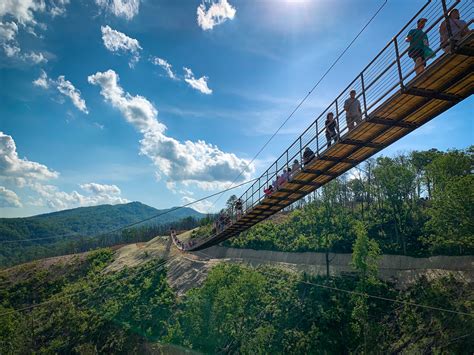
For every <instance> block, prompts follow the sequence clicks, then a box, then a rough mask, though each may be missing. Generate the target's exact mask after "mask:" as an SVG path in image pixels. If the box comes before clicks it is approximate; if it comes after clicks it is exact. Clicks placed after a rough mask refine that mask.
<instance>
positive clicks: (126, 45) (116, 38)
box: [100, 26, 142, 68]
mask: <svg viewBox="0 0 474 355" xmlns="http://www.w3.org/2000/svg"><path fill="white" fill-rule="evenodd" d="M100 29H101V31H102V41H103V42H104V46H105V48H107V49H108V50H109V51H111V52H114V53H119V54H120V53H129V54H130V55H131V56H132V58H131V59H130V62H129V63H128V65H129V66H130V67H131V68H133V66H134V65H135V64H136V63H137V62H138V61H139V60H140V50H141V49H142V47H140V43H138V41H137V40H136V39H135V38H131V37H128V36H127V35H126V34H125V33H122V32H119V31H116V30H113V29H112V28H110V26H101V28H100Z"/></svg>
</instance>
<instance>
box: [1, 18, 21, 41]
mask: <svg viewBox="0 0 474 355" xmlns="http://www.w3.org/2000/svg"><path fill="white" fill-rule="evenodd" d="M17 33H18V26H17V24H16V23H15V22H13V21H12V22H0V43H5V42H10V41H13V40H15V37H16V35H17Z"/></svg>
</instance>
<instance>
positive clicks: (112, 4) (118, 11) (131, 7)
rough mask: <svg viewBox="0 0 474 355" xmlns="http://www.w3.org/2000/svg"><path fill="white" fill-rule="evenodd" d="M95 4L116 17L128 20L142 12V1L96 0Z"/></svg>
mask: <svg viewBox="0 0 474 355" xmlns="http://www.w3.org/2000/svg"><path fill="white" fill-rule="evenodd" d="M95 3H96V4H97V5H98V6H99V7H101V8H102V9H104V10H106V11H108V12H110V13H112V14H114V15H115V16H117V17H122V18H125V19H127V20H131V19H132V18H133V17H135V16H136V15H138V11H139V10H140V0H95Z"/></svg>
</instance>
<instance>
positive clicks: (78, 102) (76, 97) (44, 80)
mask: <svg viewBox="0 0 474 355" xmlns="http://www.w3.org/2000/svg"><path fill="white" fill-rule="evenodd" d="M33 85H35V86H38V87H41V88H43V89H49V87H50V86H52V85H53V86H56V89H58V91H59V92H60V93H61V94H63V95H64V96H67V97H69V98H70V99H71V102H72V104H73V105H74V106H76V108H77V109H78V110H80V111H82V112H84V113H85V114H88V113H89V111H88V110H87V105H86V102H85V100H84V99H83V98H82V97H81V92H80V91H79V90H77V89H76V87H75V86H74V85H73V84H72V83H71V82H70V81H69V80H66V78H65V77H64V75H60V76H58V78H57V79H56V80H53V79H50V78H48V75H47V74H46V72H45V71H44V70H41V74H40V77H39V78H38V79H36V80H34V81H33Z"/></svg>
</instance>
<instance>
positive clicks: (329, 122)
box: [325, 112, 337, 148]
mask: <svg viewBox="0 0 474 355" xmlns="http://www.w3.org/2000/svg"><path fill="white" fill-rule="evenodd" d="M325 126H326V140H327V141H328V148H329V147H330V146H331V143H332V141H333V140H334V143H336V140H337V133H336V120H335V119H334V114H333V113H332V112H329V113H328V114H327V116H326V122H325Z"/></svg>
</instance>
